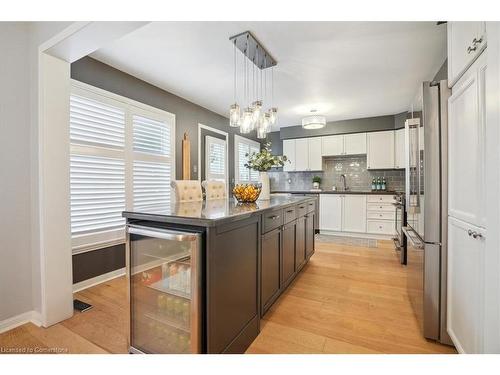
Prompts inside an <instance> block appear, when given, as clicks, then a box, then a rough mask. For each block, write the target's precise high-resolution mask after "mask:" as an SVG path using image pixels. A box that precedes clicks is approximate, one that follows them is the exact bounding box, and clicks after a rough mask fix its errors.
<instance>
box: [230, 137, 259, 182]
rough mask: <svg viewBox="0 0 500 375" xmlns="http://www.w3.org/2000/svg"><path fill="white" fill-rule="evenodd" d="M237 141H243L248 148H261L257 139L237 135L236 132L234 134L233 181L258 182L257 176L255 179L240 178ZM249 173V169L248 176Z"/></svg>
mask: <svg viewBox="0 0 500 375" xmlns="http://www.w3.org/2000/svg"><path fill="white" fill-rule="evenodd" d="M239 143H243V144H246V145H248V146H249V149H250V148H252V147H254V148H258V149H259V150H261V148H262V146H261V144H260V143H259V142H257V141H254V140H252V139H249V138H245V137H242V136H241V135H238V134H235V135H234V181H235V184H239V183H251V182H258V178H257V180H255V181H254V180H252V179H249V180H248V181H246V180H244V181H243V180H240V168H239V162H240V159H239V153H238V145H239ZM250 152H251V151H250ZM250 173H251V172H250V170H249V177H250V176H251V175H250Z"/></svg>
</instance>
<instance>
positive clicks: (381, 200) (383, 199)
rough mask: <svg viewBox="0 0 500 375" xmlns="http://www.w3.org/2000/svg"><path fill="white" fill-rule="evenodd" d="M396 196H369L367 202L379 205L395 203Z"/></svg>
mask: <svg viewBox="0 0 500 375" xmlns="http://www.w3.org/2000/svg"><path fill="white" fill-rule="evenodd" d="M395 201H396V200H395V198H394V195H368V198H367V202H368V203H370V202H377V203H393V202H395Z"/></svg>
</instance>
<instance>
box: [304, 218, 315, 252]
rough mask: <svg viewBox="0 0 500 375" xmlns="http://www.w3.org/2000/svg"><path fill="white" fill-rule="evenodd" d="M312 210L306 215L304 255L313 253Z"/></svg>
mask: <svg viewBox="0 0 500 375" xmlns="http://www.w3.org/2000/svg"><path fill="white" fill-rule="evenodd" d="M314 216H315V215H314V212H311V213H308V214H307V215H306V257H307V258H310V257H311V255H313V254H314Z"/></svg>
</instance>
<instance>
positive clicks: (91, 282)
mask: <svg viewBox="0 0 500 375" xmlns="http://www.w3.org/2000/svg"><path fill="white" fill-rule="evenodd" d="M125 273H126V270H125V268H120V269H117V270H115V271H111V272H108V273H105V274H103V275H99V276H96V277H93V278H91V279H87V280H83V281H80V282H79V283H76V284H73V293H76V292H79V291H80V290H83V289H87V288H90V287H92V286H95V285H97V284H101V283H104V282H106V281H109V280H113V279H116V278H117V277H120V276H124V275H125Z"/></svg>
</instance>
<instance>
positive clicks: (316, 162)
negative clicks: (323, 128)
mask: <svg viewBox="0 0 500 375" xmlns="http://www.w3.org/2000/svg"><path fill="white" fill-rule="evenodd" d="M307 141H308V147H309V151H308V156H309V158H308V159H309V167H308V168H309V170H310V171H320V170H322V169H323V159H322V157H321V138H320V137H315V138H308V139H307Z"/></svg>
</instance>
